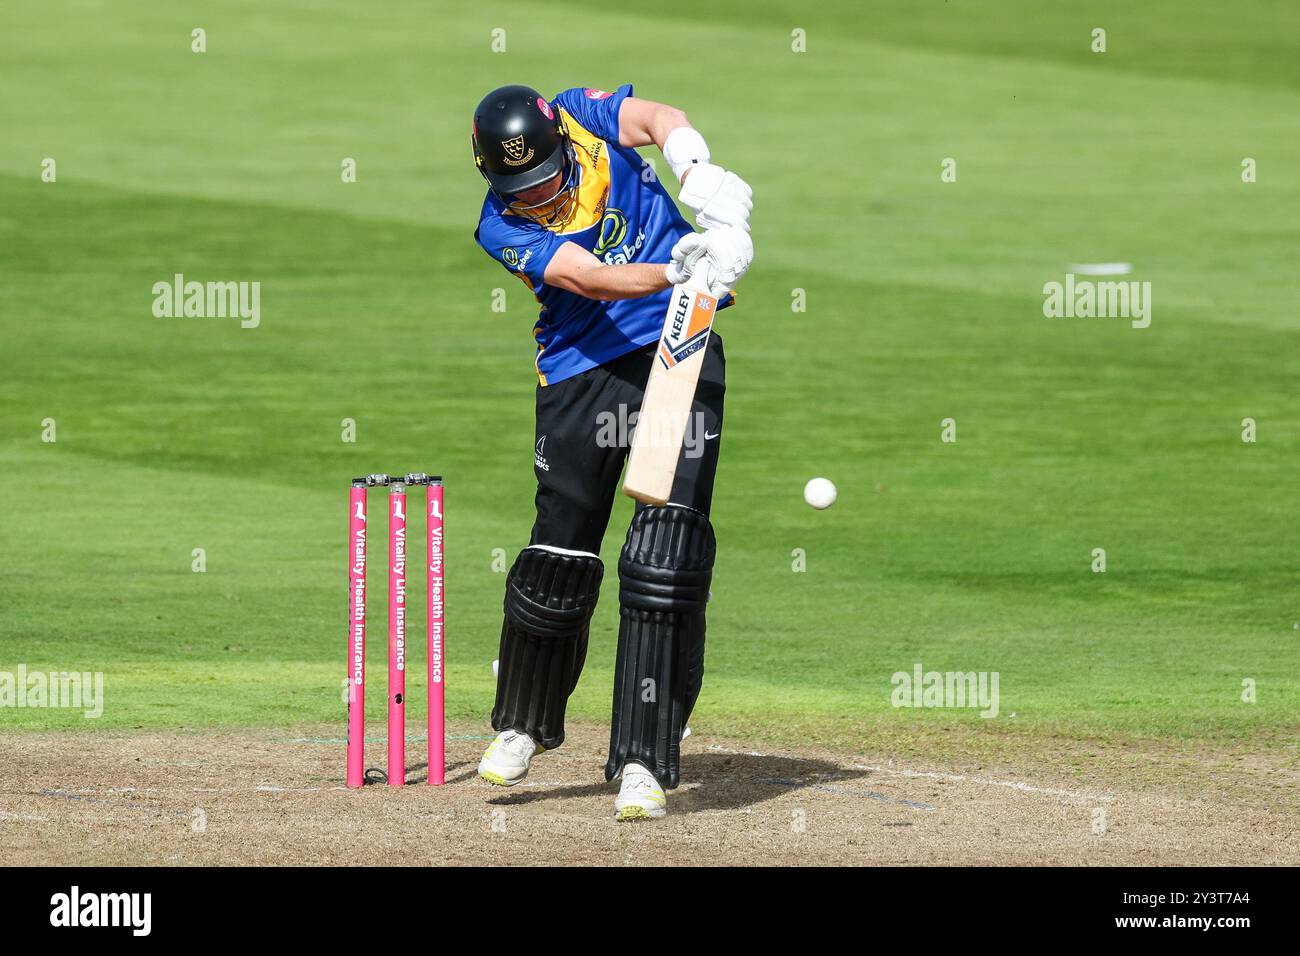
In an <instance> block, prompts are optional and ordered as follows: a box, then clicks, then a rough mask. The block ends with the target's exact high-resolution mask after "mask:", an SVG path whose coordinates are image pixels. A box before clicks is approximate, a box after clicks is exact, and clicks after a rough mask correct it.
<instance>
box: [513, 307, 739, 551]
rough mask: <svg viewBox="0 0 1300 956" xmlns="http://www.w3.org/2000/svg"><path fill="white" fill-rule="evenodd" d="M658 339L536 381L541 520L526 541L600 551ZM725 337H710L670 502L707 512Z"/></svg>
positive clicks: (718, 437)
mask: <svg viewBox="0 0 1300 956" xmlns="http://www.w3.org/2000/svg"><path fill="white" fill-rule="evenodd" d="M656 348H657V343H656V344H654V345H647V346H644V347H643V348H639V349H637V350H636V351H634V352H629V353H628V354H627V355H623V356H620V357H619V358H616V359H614V360H613V361H611V362H607V363H606V364H604V365H600V366H597V367H596V368H593V369H588V370H587V371H585V372H582V373H581V374H579V375H575V376H574V377H573V378H568V379H565V380H564V381H562V382H557V383H556V384H554V385H548V386H545V387H543V386H538V388H537V434H536V436H535V441H536V446H535V451H536V459H535V462H534V466H533V470H534V472H535V473H536V475H537V520H536V522H535V523H534V524H533V533H532V537H531V539H530V540H529V544H534V545H537V544H540V545H549V546H551V547H555V548H565V549H568V550H572V551H589V552H591V553H592V554H600V543H601V539H602V538H604V536H605V528H606V526H607V525H608V524H609V516H610V510H611V509H612V508H613V505H614V500H615V498H616V497H618V496H619V495H620V494H621V484H620V481H619V478H620V476H621V474H622V471H623V464H624V462H625V460H626V459H627V452H628V445H629V438H628V436H629V430H630V427H631V425H634V424H635V422H636V414H637V413H638V412H639V410H640V408H641V399H642V397H643V395H644V394H645V384H646V379H647V378H648V377H649V375H650V362H651V359H652V358H653V357H654V352H655V349H656ZM726 365H727V360H726V355H725V353H724V351H723V343H722V337H721V336H719V335H718V334H717V333H716V332H714V333H713V334H712V335H711V336H710V337H709V344H708V348H707V349H706V351H705V354H704V365H703V367H702V369H701V371H700V381H699V385H698V387H697V388H696V391H695V403H694V405H693V406H692V409H691V417H690V420H689V423H688V425H687V429H686V438H685V440H684V441H683V443H682V445H683V447H682V457H681V459H680V460H679V462H678V467H677V479H676V481H675V482H674V483H673V493H672V497H671V498H670V499H669V500H670V502H671V503H672V504H677V505H685V506H687V507H689V508H694V509H695V510H696V511H700V512H703V513H704V514H706V515H707V514H708V513H709V509H710V507H711V506H712V503H713V480H714V477H715V475H716V473H717V468H718V448H719V444H720V443H721V441H722V439H721V434H722V405H723V396H724V395H725V393H726V374H725V373H726Z"/></svg>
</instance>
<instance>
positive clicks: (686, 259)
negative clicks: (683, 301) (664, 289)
mask: <svg viewBox="0 0 1300 956" xmlns="http://www.w3.org/2000/svg"><path fill="white" fill-rule="evenodd" d="M705 251H706V246H705V242H704V237H703V236H702V235H700V234H699V233H698V232H688V233H687V234H686V235H684V236H682V237H681V238H680V239H678V240H677V245H675V246H673V261H672V262H670V263H668V266H667V268H666V269H665V270H664V275H665V276H666V277H667V279H668V284H669V285H681V284H682V283H683V282H685V281H686V280H687V279H689V278H690V277H691V272H693V271H694V267H695V264H696V262H697V261H698V260H699V258H700V256H701V255H703V254H704V252H705Z"/></svg>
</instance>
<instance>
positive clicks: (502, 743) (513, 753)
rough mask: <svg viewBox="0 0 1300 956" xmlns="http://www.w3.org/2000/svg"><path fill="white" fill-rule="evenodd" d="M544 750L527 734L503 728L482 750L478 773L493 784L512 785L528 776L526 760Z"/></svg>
mask: <svg viewBox="0 0 1300 956" xmlns="http://www.w3.org/2000/svg"><path fill="white" fill-rule="evenodd" d="M545 751H546V748H545V747H541V746H538V744H537V743H535V742H534V741H533V738H532V737H529V736H528V735H527V734H521V733H520V732H519V731H517V730H503V731H501V733H499V734H497V739H496V740H494V741H492V743H490V744H488V748H487V750H485V751H484V752H483V759H482V760H480V761H479V764H478V775H479V776H480V777H482V778H483V779H484V780H486V781H487V782H488V783H490V784H494V785H495V786H498V787H513V786H514V785H515V784H517V783H519V782H520V781H522V780H523V779H524V777H526V776H528V762H529V761H530V760H532V759H533V758H534V757H535V756H537V755H538V754H540V753H544V752H545Z"/></svg>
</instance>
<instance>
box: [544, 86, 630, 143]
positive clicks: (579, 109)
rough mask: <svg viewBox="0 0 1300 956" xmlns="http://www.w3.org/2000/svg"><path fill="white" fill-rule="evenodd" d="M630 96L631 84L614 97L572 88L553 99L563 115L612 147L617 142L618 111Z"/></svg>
mask: <svg viewBox="0 0 1300 956" xmlns="http://www.w3.org/2000/svg"><path fill="white" fill-rule="evenodd" d="M631 95H632V84H631V83H624V84H623V85H622V86H620V87H619V88H618V89H617V90H615V91H614V92H613V93H611V92H609V91H608V90H593V89H590V88H588V87H581V86H575V87H574V88H573V89H571V90H565V91H564V92H563V93H561V94H559V95H558V96H557V97H555V102H556V103H558V104H559V105H560V106H562V107H564V111H565V112H566V113H568V114H569V115H570V116H572V117H573V118H574V119H576V120H577V121H578V122H579V123H581V124H582V126H583V128H584V129H586V130H588V131H590V132H592V133H594V134H595V135H597V136H599V137H600V138H601V139H603V140H606V141H608V142H611V143H617V142H618V111H619V108H620V107H621V106H622V105H623V101H624V100H625V99H627V98H628V97H629V96H631Z"/></svg>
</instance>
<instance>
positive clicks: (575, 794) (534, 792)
mask: <svg viewBox="0 0 1300 956" xmlns="http://www.w3.org/2000/svg"><path fill="white" fill-rule="evenodd" d="M593 770H594V776H595V779H593V780H592V781H591V782H590V783H581V784H568V785H565V786H560V787H548V788H545V789H542V788H529V789H527V790H519V791H514V792H510V793H505V794H502V795H501V796H498V797H495V798H492V799H489V800H488V801H487V803H488V804H489V805H492V806H516V807H517V806H524V805H527V804H531V803H537V802H539V801H546V800H574V799H583V798H591V797H596V798H601V797H610V798H612V797H613V795H614V794H615V793H617V792H618V791H617V789H616V787H615V785H614V784H613V783H606V782H605V781H604V779H603V777H604V774H603V771H602V770H600V769H596V768H593ZM868 776H870V772H869V771H867V770H852V769H849V768H846V767H840V766H837V765H836V764H833V763H830V762H828V761H825V760H811V759H807V758H800V757H779V756H766V755H751V754H719V753H702V754H687V755H685V756H683V757H682V783H683V785H684V787H685V788H686V789H683V788H679V789H677V790H675V791H673V792H672V793H671V794H669V797H668V801H669V807H670V811H669V812H670V813H671V814H672V815H674V816H676V815H678V814H682V813H698V812H702V811H711V810H737V809H741V808H744V807H751V806H754V805H755V804H759V803H763V802H764V801H766V800H771V799H774V798H775V797H778V796H780V795H781V794H784V793H791V792H797V791H801V790H807V791H812V792H819V791H820V792H829V793H835V794H838V795H844V796H860V797H862V798H864V799H872V800H883V801H885V802H888V803H899V804H906V803H907V801H903V800H895V799H894V798H892V797H889V796H888V795H886V794H882V793H878V792H876V791H874V790H869V789H867V788H865V787H863V786H862V785H861V782H862V780H863V778H865V777H868ZM692 784H698V786H692Z"/></svg>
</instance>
